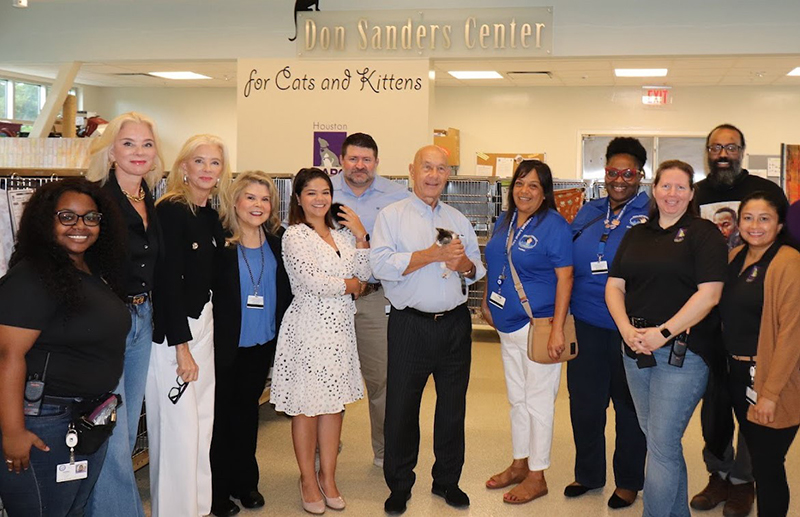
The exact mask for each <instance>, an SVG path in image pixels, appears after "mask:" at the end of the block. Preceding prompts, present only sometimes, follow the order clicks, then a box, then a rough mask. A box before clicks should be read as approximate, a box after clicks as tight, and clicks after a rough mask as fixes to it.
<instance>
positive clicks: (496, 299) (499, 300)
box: [489, 292, 506, 309]
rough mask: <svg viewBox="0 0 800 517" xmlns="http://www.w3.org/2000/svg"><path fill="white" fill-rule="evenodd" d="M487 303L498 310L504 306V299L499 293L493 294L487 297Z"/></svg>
mask: <svg viewBox="0 0 800 517" xmlns="http://www.w3.org/2000/svg"><path fill="white" fill-rule="evenodd" d="M489 303H491V304H492V305H494V306H495V307H497V308H498V309H502V308H503V307H505V305H506V297H505V296H502V295H501V294H500V293H497V292H493V293H491V294H490V295H489Z"/></svg>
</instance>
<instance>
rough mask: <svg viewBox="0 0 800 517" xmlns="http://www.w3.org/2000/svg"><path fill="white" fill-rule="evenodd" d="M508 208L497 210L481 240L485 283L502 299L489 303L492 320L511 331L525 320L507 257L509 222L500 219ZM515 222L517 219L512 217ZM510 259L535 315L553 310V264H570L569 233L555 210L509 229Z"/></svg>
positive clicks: (502, 329) (537, 316) (567, 227)
mask: <svg viewBox="0 0 800 517" xmlns="http://www.w3.org/2000/svg"><path fill="white" fill-rule="evenodd" d="M507 216H508V213H507V212H503V213H502V214H500V217H499V218H498V219H497V223H495V226H494V231H493V233H492V238H491V239H490V240H489V242H488V243H487V244H486V266H487V273H486V289H487V291H488V293H489V294H491V293H492V292H499V294H500V295H501V296H503V297H504V298H505V299H506V301H505V305H504V306H503V308H502V309H500V308H498V307H496V306H495V305H493V304H491V303H490V304H489V310H490V311H491V313H492V320H493V321H494V325H495V327H496V328H497V330H499V331H500V332H506V333H508V332H514V331H515V330H519V329H521V328H522V327H524V326H525V325H526V324H527V323H528V321H529V320H528V315H527V314H526V313H525V309H523V308H522V303H520V301H519V296H518V295H517V291H516V290H515V289H514V279H513V278H512V276H511V270H510V269H509V267H508V258H507V257H506V239H507V237H508V226H505V225H503V221H504V220H505V218H506V217H507ZM512 224H513V225H514V226H516V222H515V221H512ZM513 238H514V245H513V246H512V248H511V259H512V260H513V261H514V268H515V269H516V270H517V274H518V275H519V278H520V281H521V282H522V286H523V289H524V290H525V294H526V295H527V296H528V300H529V303H530V305H531V311H532V312H533V316H534V317H535V318H549V317H552V316H553V313H554V312H555V305H556V272H555V268H558V267H569V266H571V265H572V233H571V232H570V230H569V223H567V221H566V220H564V218H563V217H562V216H561V214H559V213H558V212H556V211H555V210H548V211H547V212H544V213H542V214H538V215H534V216H533V217H531V218H530V220H529V221H528V222H527V224H526V225H524V226H523V227H522V228H515V229H514V237H513Z"/></svg>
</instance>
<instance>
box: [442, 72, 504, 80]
mask: <svg viewBox="0 0 800 517" xmlns="http://www.w3.org/2000/svg"><path fill="white" fill-rule="evenodd" d="M447 73H448V74H450V75H452V76H453V77H455V78H456V79H502V78H503V76H502V75H500V74H499V73H497V72H495V71H483V72H479V71H463V72H458V71H454V72H447Z"/></svg>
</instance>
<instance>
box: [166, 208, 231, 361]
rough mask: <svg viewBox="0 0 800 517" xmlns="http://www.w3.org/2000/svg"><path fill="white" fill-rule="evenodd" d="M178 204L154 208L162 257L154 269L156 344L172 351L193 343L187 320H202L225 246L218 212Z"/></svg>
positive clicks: (211, 209)
mask: <svg viewBox="0 0 800 517" xmlns="http://www.w3.org/2000/svg"><path fill="white" fill-rule="evenodd" d="M194 208H195V213H194V214H193V213H192V211H191V209H190V208H189V206H187V205H185V204H183V203H180V202H178V201H174V200H166V201H162V202H160V203H158V204H157V205H156V213H157V215H158V220H159V223H160V224H161V232H162V234H163V236H164V241H163V242H164V252H163V253H162V254H161V259H160V262H159V264H158V267H157V268H156V285H155V289H154V291H153V301H154V313H155V315H154V320H155V322H154V323H155V328H154V331H153V341H155V342H156V343H161V342H163V341H164V337H166V338H167V343H168V344H169V345H170V346H174V345H179V344H181V343H186V342H187V341H191V339H192V333H191V331H190V330H189V322H188V320H187V318H198V317H199V316H200V313H201V312H202V311H203V306H204V305H205V304H206V303H207V302H208V301H209V300H210V299H211V291H212V285H213V278H214V274H215V267H216V265H217V262H218V260H219V259H218V257H217V254H218V250H219V249H221V248H222V246H223V245H224V243H225V238H224V234H223V230H222V224H221V223H220V221H219V215H218V214H217V211H216V210H214V209H213V208H211V207H210V206H203V207H200V206H195V207H194Z"/></svg>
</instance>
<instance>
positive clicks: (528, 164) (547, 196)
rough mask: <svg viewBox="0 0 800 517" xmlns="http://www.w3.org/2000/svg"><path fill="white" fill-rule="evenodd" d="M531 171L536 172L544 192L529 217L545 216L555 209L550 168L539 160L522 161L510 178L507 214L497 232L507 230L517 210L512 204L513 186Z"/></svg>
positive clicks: (515, 205) (513, 203)
mask: <svg viewBox="0 0 800 517" xmlns="http://www.w3.org/2000/svg"><path fill="white" fill-rule="evenodd" d="M531 171H536V175H537V176H538V177H539V183H540V184H541V185H542V192H544V199H543V200H542V204H541V205H539V208H537V209H536V211H535V212H533V214H531V217H533V216H534V215H536V214H542V213H544V214H546V213H547V211H548V210H550V209H551V208H552V209H553V210H555V209H556V198H555V195H554V194H553V173H552V171H551V170H550V166H548V165H547V164H546V163H544V162H542V161H539V160H523V161H522V162H520V164H519V165H518V166H517V170H515V171H514V175H513V176H512V177H511V188H509V189H508V212H506V217H505V219H503V222H502V224H501V225H500V227H498V228H497V230H498V231H499V230H500V228H507V227H508V225H509V224H511V216H512V215H513V214H514V212H515V211H516V210H517V204H516V203H515V202H514V184H515V183H516V182H517V180H519V179H522V178H524V177H526V176H527V175H528V174H530V173H531Z"/></svg>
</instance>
